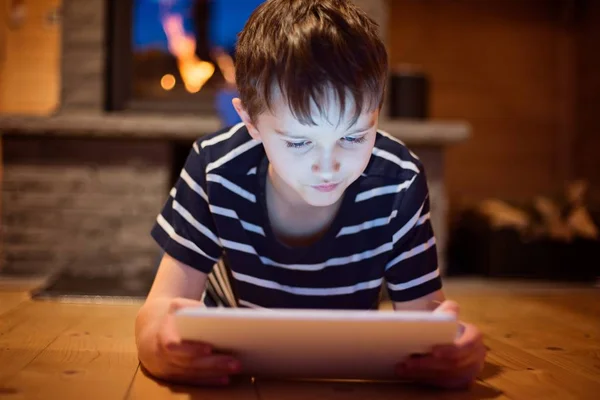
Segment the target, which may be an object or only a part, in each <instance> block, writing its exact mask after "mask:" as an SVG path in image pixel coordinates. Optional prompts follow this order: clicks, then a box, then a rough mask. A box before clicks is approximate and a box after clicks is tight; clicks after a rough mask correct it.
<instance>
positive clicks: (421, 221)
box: [417, 213, 430, 226]
mask: <svg viewBox="0 0 600 400" xmlns="http://www.w3.org/2000/svg"><path fill="white" fill-rule="evenodd" d="M429 214H430V213H427V214H425V215H423V216H422V217H421V218H419V220H418V221H417V226H419V225H423V224H424V223H425V221H428V220H429V217H430V215H429Z"/></svg>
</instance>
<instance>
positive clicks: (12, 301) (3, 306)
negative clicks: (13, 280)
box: [0, 290, 29, 326]
mask: <svg viewBox="0 0 600 400" xmlns="http://www.w3.org/2000/svg"><path fill="white" fill-rule="evenodd" d="M28 299H29V296H28V295H27V293H24V292H21V291H18V292H4V291H1V290H0V316H2V314H6V313H7V312H9V311H11V310H13V309H15V308H16V307H18V306H19V305H21V304H22V303H24V302H25V301H27V300H28ZM0 326H2V325H0Z"/></svg>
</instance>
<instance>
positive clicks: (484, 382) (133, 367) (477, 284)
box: [0, 280, 600, 400]
mask: <svg viewBox="0 0 600 400" xmlns="http://www.w3.org/2000/svg"><path fill="white" fill-rule="evenodd" d="M446 287H447V289H446V292H447V295H448V297H450V298H453V299H455V300H457V301H459V303H460V305H461V308H462V319H464V320H466V321H469V322H473V323H475V324H477V325H478V326H479V327H480V328H481V329H482V331H483V332H484V334H485V342H486V345H487V346H488V347H489V348H490V352H489V356H488V360H487V365H486V367H485V369H484V371H483V373H482V374H481V376H480V379H479V381H478V382H477V384H476V385H475V386H474V387H473V388H472V389H471V390H470V391H468V392H443V391H442V392H440V391H436V390H430V389H429V390H427V389H422V388H417V387H412V386H409V385H396V384H357V383H331V382H330V383H306V382H303V383H301V382H294V383H292V382H278V381H262V380H261V381H256V382H254V383H251V382H242V383H238V384H236V385H234V386H232V387H230V388H227V389H208V388H192V387H186V386H176V385H165V384H163V383H159V382H157V381H155V380H153V379H150V378H149V377H147V376H146V375H144V373H143V372H142V371H141V370H140V369H139V367H138V361H137V357H136V350H135V343H134V338H133V321H134V318H135V314H136V311H137V309H138V308H139V304H66V303H59V302H49V301H31V300H30V299H29V297H28V295H27V293H26V292H24V291H22V290H20V289H19V288H18V287H15V286H8V287H4V289H2V285H0V398H2V399H4V398H6V399H82V398H83V396H85V397H90V398H94V399H163V398H168V399H172V398H181V399H211V400H225V399H239V400H245V399H260V400H272V399H290V400H292V399H294V400H296V399H297V400H306V399H325V400H334V399H353V400H354V399H384V400H385V399H390V400H391V399H545V400H550V399H560V400H564V399H598V398H600V289H598V288H593V287H573V286H560V285H539V284H536V285H532V284H527V283H523V284H515V283H513V282H504V283H499V282H495V283H490V282H482V281H453V280H447V285H446Z"/></svg>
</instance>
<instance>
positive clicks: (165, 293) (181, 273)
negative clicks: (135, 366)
mask: <svg viewBox="0 0 600 400" xmlns="http://www.w3.org/2000/svg"><path fill="white" fill-rule="evenodd" d="M206 282H207V274H205V273H204V272H201V271H198V270H196V269H194V268H192V267H190V266H188V265H186V264H183V263H181V262H179V261H177V260H175V259H174V258H173V257H171V256H169V255H168V254H165V255H164V256H163V258H162V260H161V263H160V266H159V267H158V271H157V273H156V277H155V279H154V283H153V284H152V288H151V289H150V293H149V294H148V296H147V298H146V301H145V302H144V304H143V306H142V307H141V308H140V310H139V312H138V315H137V318H136V321H135V336H136V340H137V342H138V347H139V348H140V349H144V348H153V347H154V345H155V343H150V342H151V341H154V340H156V332H157V331H158V330H159V328H160V327H159V326H158V324H160V323H161V322H162V321H163V320H164V318H165V316H166V314H167V313H168V311H169V308H170V307H171V304H172V303H173V300H174V299H178V298H179V299H189V302H188V303H189V304H190V305H193V304H196V302H198V303H197V305H200V303H199V300H200V296H201V294H202V293H203V292H204V289H205V287H206Z"/></svg>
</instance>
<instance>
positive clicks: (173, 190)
mask: <svg viewBox="0 0 600 400" xmlns="http://www.w3.org/2000/svg"><path fill="white" fill-rule="evenodd" d="M169 196H171V197H172V198H175V196H177V189H175V188H171V191H170V192H169Z"/></svg>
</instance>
